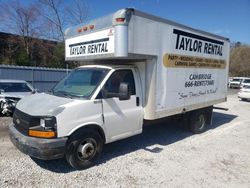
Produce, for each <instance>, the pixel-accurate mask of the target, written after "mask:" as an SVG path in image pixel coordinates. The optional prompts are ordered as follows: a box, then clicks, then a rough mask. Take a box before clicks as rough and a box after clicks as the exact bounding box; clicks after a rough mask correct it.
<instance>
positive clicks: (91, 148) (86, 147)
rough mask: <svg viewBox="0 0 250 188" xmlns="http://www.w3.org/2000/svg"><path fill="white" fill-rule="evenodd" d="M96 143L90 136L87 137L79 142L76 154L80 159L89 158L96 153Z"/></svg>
mask: <svg viewBox="0 0 250 188" xmlns="http://www.w3.org/2000/svg"><path fill="white" fill-rule="evenodd" d="M96 148H97V144H96V141H95V140H94V139H92V138H87V139H85V140H83V141H81V142H80V144H79V146H78V148H77V156H78V158H79V159H80V160H82V161H85V160H91V159H92V158H93V157H94V156H95V154H96Z"/></svg>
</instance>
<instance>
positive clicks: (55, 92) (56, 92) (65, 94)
mask: <svg viewBox="0 0 250 188" xmlns="http://www.w3.org/2000/svg"><path fill="white" fill-rule="evenodd" d="M52 93H53V94H59V95H61V96H64V97H68V98H71V99H72V98H73V96H72V95H70V94H69V93H67V92H66V91H60V90H59V91H52Z"/></svg>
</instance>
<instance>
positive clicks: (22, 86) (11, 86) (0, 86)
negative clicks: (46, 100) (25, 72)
mask: <svg viewBox="0 0 250 188" xmlns="http://www.w3.org/2000/svg"><path fill="white" fill-rule="evenodd" d="M0 90H2V91H4V92H31V91H32V90H31V88H30V87H29V86H28V85H27V84H26V83H11V82H9V83H8V82H4V83H0Z"/></svg>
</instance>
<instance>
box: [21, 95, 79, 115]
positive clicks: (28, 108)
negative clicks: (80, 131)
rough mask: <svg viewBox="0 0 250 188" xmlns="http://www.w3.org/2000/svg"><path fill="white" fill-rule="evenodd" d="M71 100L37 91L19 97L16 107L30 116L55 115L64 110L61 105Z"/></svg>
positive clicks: (71, 100)
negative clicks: (21, 97)
mask: <svg viewBox="0 0 250 188" xmlns="http://www.w3.org/2000/svg"><path fill="white" fill-rule="evenodd" d="M73 101H75V99H70V98H64V97H58V96H54V95H49V94H46V93H37V94H34V95H31V96H29V97H25V98H23V99H21V100H20V101H19V102H18V103H17V105H16V108H17V109H18V110H21V111H22V112H24V113H26V114H29V115H32V116H56V115H57V114H58V113H60V112H62V111H63V110H64V107H63V105H65V104H68V103H71V102H73Z"/></svg>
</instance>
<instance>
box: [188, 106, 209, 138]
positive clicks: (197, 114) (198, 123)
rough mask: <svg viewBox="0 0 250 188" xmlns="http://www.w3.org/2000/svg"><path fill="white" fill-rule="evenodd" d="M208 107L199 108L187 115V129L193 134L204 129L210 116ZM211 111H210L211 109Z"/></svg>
mask: <svg viewBox="0 0 250 188" xmlns="http://www.w3.org/2000/svg"><path fill="white" fill-rule="evenodd" d="M209 112H210V111H209V109H207V110H206V109H200V110H196V111H193V112H191V114H190V116H189V129H190V131H191V132H193V133H194V134H199V133H202V132H204V131H205V130H206V128H207V126H208V124H209V122H210V120H211V116H209ZM211 112H212V111H211Z"/></svg>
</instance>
